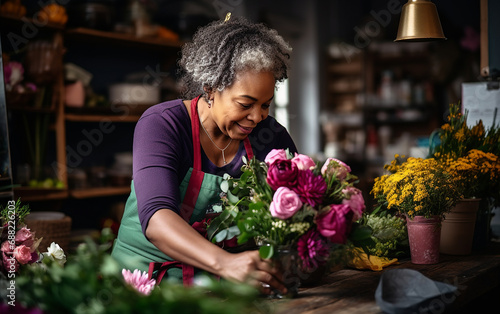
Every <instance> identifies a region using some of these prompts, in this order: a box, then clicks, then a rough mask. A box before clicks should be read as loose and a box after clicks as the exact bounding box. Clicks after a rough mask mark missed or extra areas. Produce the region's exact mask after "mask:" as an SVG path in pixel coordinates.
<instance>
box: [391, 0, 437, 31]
mask: <svg viewBox="0 0 500 314" xmlns="http://www.w3.org/2000/svg"><path fill="white" fill-rule="evenodd" d="M433 40H446V37H444V33H443V28H442V27H441V22H440V21H439V15H438V12H437V9H436V5H435V4H434V3H432V2H431V1H430V0H408V3H406V4H405V5H404V6H403V9H402V11H401V18H400V20H399V28H398V35H397V37H396V39H395V40H394V41H433Z"/></svg>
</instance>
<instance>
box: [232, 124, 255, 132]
mask: <svg viewBox="0 0 500 314" xmlns="http://www.w3.org/2000/svg"><path fill="white" fill-rule="evenodd" d="M236 125H237V126H238V127H239V129H240V130H241V132H242V133H245V134H250V133H252V131H253V128H251V127H244V126H242V125H240V124H239V123H236Z"/></svg>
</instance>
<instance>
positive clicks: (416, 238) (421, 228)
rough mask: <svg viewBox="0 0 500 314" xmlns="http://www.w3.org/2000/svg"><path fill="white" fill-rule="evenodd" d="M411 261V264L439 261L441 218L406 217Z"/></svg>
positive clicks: (435, 262)
mask: <svg viewBox="0 0 500 314" xmlns="http://www.w3.org/2000/svg"><path fill="white" fill-rule="evenodd" d="M406 223H407V229H408V240H409V242H410V254H411V262H412V263H413V264H437V263H439V241H440V236H441V220H440V218H439V217H432V218H425V217H423V216H415V217H414V218H413V219H411V218H409V217H406Z"/></svg>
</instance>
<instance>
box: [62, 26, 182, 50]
mask: <svg viewBox="0 0 500 314" xmlns="http://www.w3.org/2000/svg"><path fill="white" fill-rule="evenodd" d="M65 37H66V38H67V40H74V41H85V42H94V43H101V44H102V43H104V44H108V45H117V44H118V45H122V46H126V45H134V46H141V47H143V48H146V47H147V48H156V49H180V47H181V46H182V44H183V42H181V41H172V40H167V39H162V38H159V37H136V36H134V35H132V34H126V33H117V32H106V31H100V30H95V29H90V28H83V27H78V28H74V29H68V30H66V36H65Z"/></svg>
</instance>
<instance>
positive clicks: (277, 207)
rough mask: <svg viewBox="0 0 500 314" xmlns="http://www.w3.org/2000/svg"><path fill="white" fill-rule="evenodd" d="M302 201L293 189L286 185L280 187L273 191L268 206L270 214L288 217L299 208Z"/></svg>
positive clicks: (283, 217)
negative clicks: (271, 199)
mask: <svg viewBox="0 0 500 314" xmlns="http://www.w3.org/2000/svg"><path fill="white" fill-rule="evenodd" d="M301 207H302V202H301V201H300V198H299V196H298V195H297V193H295V192H294V191H292V190H290V189H289V188H287V187H280V188H278V190H277V191H276V193H274V196H273V201H272V202H271V205H270V206H269V210H270V211H271V215H272V216H273V217H276V218H279V219H288V218H290V217H292V216H293V215H294V214H295V213H296V212H297V211H298V210H299V209H300V208H301Z"/></svg>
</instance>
